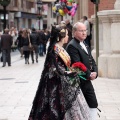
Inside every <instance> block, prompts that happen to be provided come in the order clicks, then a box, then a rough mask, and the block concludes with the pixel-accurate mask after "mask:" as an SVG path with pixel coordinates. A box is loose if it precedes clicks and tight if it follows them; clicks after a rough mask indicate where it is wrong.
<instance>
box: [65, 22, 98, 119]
mask: <svg viewBox="0 0 120 120" xmlns="http://www.w3.org/2000/svg"><path fill="white" fill-rule="evenodd" d="M73 35H74V38H73V39H72V40H71V41H70V42H69V43H68V45H67V47H66V50H67V52H68V54H69V55H70V57H71V63H72V64H73V63H75V62H82V63H83V64H84V65H85V66H86V67H87V71H86V79H87V80H85V81H84V80H81V84H80V85H81V89H82V92H83V94H84V96H85V99H86V101H87V103H88V105H89V107H90V111H91V117H92V118H93V119H92V120H96V118H95V117H96V115H97V109H96V108H97V106H98V102H97V99H96V95H95V91H94V88H93V85H92V83H91V81H92V80H94V79H96V78H97V75H98V68H97V65H96V63H95V61H94V59H93V57H92V55H91V50H90V48H89V46H88V45H87V44H85V43H84V40H85V38H86V36H87V30H86V26H85V25H84V24H83V23H80V22H77V23H75V24H74V26H73Z"/></svg>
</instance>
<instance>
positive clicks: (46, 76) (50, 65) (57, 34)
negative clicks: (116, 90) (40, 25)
mask: <svg viewBox="0 0 120 120" xmlns="http://www.w3.org/2000/svg"><path fill="white" fill-rule="evenodd" d="M67 42H68V31H67V29H66V28H65V27H63V26H62V27H60V26H59V27H58V26H57V27H55V26H53V27H52V31H51V38H50V46H49V48H48V52H47V56H46V60H45V64H44V69H43V72H42V76H41V79H40V83H39V86H38V89H37V92H36V96H35V98H34V101H33V106H32V109H31V112H30V115H29V120H91V119H90V114H89V107H88V105H87V103H86V101H85V98H84V96H83V94H82V92H81V90H80V87H79V86H78V87H76V86H75V85H72V84H71V82H70V79H71V77H74V79H75V80H76V81H77V82H79V78H78V76H77V74H76V72H73V71H67V69H66V67H68V68H69V69H70V68H71V67H70V62H71V61H70V56H69V55H68V54H67V52H66V50H65V49H64V48H63V44H65V43H67Z"/></svg>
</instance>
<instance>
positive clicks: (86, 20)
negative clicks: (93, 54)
mask: <svg viewBox="0 0 120 120" xmlns="http://www.w3.org/2000/svg"><path fill="white" fill-rule="evenodd" d="M83 23H84V25H85V26H86V29H87V37H86V39H85V40H84V41H85V42H86V44H87V45H88V46H89V47H90V49H91V38H90V37H91V36H90V35H91V28H90V22H89V21H88V18H87V16H83Z"/></svg>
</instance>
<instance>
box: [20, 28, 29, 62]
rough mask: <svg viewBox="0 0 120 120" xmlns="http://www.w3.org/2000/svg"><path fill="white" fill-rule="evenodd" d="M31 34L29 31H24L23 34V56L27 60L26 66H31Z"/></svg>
mask: <svg viewBox="0 0 120 120" xmlns="http://www.w3.org/2000/svg"><path fill="white" fill-rule="evenodd" d="M28 35H29V32H28V30H27V29H23V33H22V46H23V54H24V58H25V64H29V56H30V47H29V44H30V41H29V37H28Z"/></svg>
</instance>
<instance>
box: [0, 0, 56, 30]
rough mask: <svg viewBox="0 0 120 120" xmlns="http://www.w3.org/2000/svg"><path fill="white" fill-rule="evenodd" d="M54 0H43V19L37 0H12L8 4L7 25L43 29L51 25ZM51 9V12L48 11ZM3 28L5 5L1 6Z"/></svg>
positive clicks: (0, 18) (0, 15)
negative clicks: (39, 13) (40, 15)
mask: <svg viewBox="0 0 120 120" xmlns="http://www.w3.org/2000/svg"><path fill="white" fill-rule="evenodd" d="M53 1H54V0H42V2H43V8H45V9H44V10H42V12H41V14H42V19H38V12H39V11H38V9H37V0H11V2H10V4H9V5H8V6H7V14H6V21H7V27H8V28H10V27H12V26H14V27H16V28H17V29H20V28H32V27H35V28H37V29H39V26H40V29H43V28H47V27H50V25H51V22H52V21H53V19H52V14H51V13H52V9H51V8H52V2H53ZM48 11H49V12H48ZM48 20H49V21H48ZM2 29H3V7H2V6H0V31H1V30H2Z"/></svg>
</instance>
